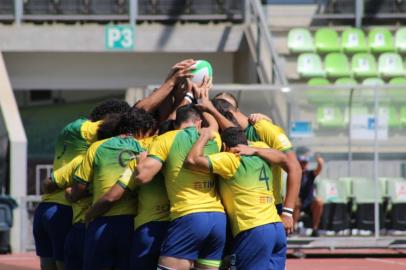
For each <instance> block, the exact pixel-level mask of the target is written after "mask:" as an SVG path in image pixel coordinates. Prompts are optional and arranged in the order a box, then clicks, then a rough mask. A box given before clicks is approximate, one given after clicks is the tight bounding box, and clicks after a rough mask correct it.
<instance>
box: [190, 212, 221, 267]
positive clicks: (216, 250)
mask: <svg viewBox="0 0 406 270" xmlns="http://www.w3.org/2000/svg"><path fill="white" fill-rule="evenodd" d="M207 215H208V216H209V223H208V226H209V227H210V234H209V235H208V236H207V237H206V239H205V240H204V242H203V244H202V247H201V248H200V251H199V259H198V260H197V261H196V262H195V268H196V269H218V268H219V267H220V264H221V259H222V257H223V254H224V247H225V244H226V235H227V218H226V215H225V214H224V213H220V212H211V213H207Z"/></svg>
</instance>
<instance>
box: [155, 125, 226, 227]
mask: <svg viewBox="0 0 406 270" xmlns="http://www.w3.org/2000/svg"><path fill="white" fill-rule="evenodd" d="M198 138H199V133H198V131H197V129H196V128H195V127H188V128H185V129H182V130H173V131H169V132H167V133H165V134H162V135H160V136H158V137H157V138H156V139H155V140H154V141H153V143H152V145H151V147H150V149H149V153H148V154H149V155H148V156H149V157H151V158H154V159H157V160H159V161H160V162H162V163H163V168H162V173H163V175H164V177H165V186H166V191H167V194H168V198H169V202H170V219H171V220H174V219H176V218H179V217H182V216H185V215H188V214H192V213H199V212H224V208H223V205H222V204H221V201H220V197H219V195H218V193H217V190H216V182H215V177H214V175H213V174H211V173H202V172H196V171H193V170H189V169H187V168H185V167H184V165H183V163H184V161H185V159H186V157H187V155H188V153H189V151H190V149H191V148H192V146H193V144H194V143H195V142H196V141H197V139H198ZM220 148H221V139H220V135H219V134H218V133H216V136H215V139H214V140H210V141H209V142H208V143H207V145H206V146H205V149H204V153H205V154H206V155H209V154H214V153H217V152H219V151H220Z"/></svg>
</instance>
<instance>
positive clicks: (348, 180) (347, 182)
mask: <svg viewBox="0 0 406 270" xmlns="http://www.w3.org/2000/svg"><path fill="white" fill-rule="evenodd" d="M357 179H363V178H356V177H355V178H354V177H340V178H338V182H341V183H342V184H341V185H343V187H344V188H345V194H347V196H348V197H347V200H349V199H351V198H353V197H354V196H353V191H352V181H356V180H357Z"/></svg>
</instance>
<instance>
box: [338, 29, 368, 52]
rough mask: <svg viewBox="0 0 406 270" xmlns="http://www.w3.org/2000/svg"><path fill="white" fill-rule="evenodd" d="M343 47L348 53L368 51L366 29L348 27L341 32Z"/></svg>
mask: <svg viewBox="0 0 406 270" xmlns="http://www.w3.org/2000/svg"><path fill="white" fill-rule="evenodd" d="M341 47H342V48H343V50H344V52H346V53H361V52H368V45H367V41H366V38H365V34H364V31H362V30H361V29H359V28H347V29H345V30H344V32H343V33H342V34H341Z"/></svg>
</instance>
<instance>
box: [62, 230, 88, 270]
mask: <svg viewBox="0 0 406 270" xmlns="http://www.w3.org/2000/svg"><path fill="white" fill-rule="evenodd" d="M85 235H86V225H85V224H84V223H77V224H74V225H73V226H72V229H71V230H70V232H69V234H68V236H67V237H66V240H65V260H64V263H65V270H80V269H82V268H83V253H84V245H85Z"/></svg>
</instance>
